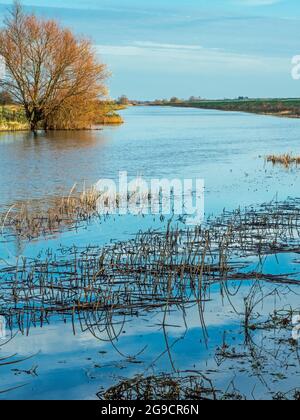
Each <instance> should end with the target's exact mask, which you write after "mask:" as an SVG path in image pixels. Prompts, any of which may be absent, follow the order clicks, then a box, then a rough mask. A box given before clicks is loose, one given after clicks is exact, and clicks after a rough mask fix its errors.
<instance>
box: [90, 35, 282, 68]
mask: <svg viewBox="0 0 300 420" xmlns="http://www.w3.org/2000/svg"><path fill="white" fill-rule="evenodd" d="M96 49H97V51H98V53H99V54H100V56H105V60H106V61H107V62H108V63H109V61H110V59H109V56H118V57H121V58H120V60H122V57H125V56H127V57H130V56H131V57H135V58H136V59H140V60H141V61H143V62H145V61H147V60H149V61H151V62H152V63H160V65H161V64H162V65H164V64H173V63H174V67H172V69H173V70H172V71H175V67H176V68H177V67H178V66H179V67H183V66H188V65H190V66H191V67H192V65H197V66H198V67H199V65H201V67H202V68H207V67H210V68H211V69H214V68H216V67H219V66H223V67H227V68H228V67H230V68H236V69H237V68H240V69H247V70H251V69H253V70H258V69H259V70H260V71H264V70H273V71H274V69H275V70H276V69H279V68H281V69H283V68H284V69H286V66H288V65H289V61H288V62H287V63H285V59H283V58H277V57H267V56H262V55H261V56H259V55H257V56H256V55H249V54H243V53H234V52H230V51H225V50H222V49H218V48H206V47H202V46H200V45H190V44H186V45H185V44H166V43H156V42H150V41H137V42H134V43H133V44H132V45H123V46H122V45H97V46H96Z"/></svg>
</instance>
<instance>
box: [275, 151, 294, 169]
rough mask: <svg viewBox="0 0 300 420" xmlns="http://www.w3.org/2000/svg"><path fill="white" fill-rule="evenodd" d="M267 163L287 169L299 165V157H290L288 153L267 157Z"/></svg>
mask: <svg viewBox="0 0 300 420" xmlns="http://www.w3.org/2000/svg"><path fill="white" fill-rule="evenodd" d="M267 162H271V163H273V165H283V166H285V167H286V168H288V167H289V166H291V165H300V156H292V155H291V154H288V153H287V154H283V155H269V156H267Z"/></svg>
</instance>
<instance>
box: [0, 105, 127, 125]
mask: <svg viewBox="0 0 300 420" xmlns="http://www.w3.org/2000/svg"><path fill="white" fill-rule="evenodd" d="M121 109H124V107H122V106H120V105H117V104H115V103H114V102H108V101H107V102H101V104H100V106H99V115H98V116H97V119H96V120H95V122H94V124H95V125H117V124H122V123H123V122H124V121H123V119H122V117H121V116H120V115H119V114H118V112H117V111H119V110H121ZM27 130H29V124H28V122H27V120H26V117H25V113H24V110H23V108H22V107H20V106H17V105H4V106H0V131H27Z"/></svg>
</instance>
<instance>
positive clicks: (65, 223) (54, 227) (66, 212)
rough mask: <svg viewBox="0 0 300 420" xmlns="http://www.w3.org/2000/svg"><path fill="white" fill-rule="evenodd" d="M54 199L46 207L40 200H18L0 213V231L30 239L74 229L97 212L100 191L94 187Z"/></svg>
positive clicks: (72, 191)
mask: <svg viewBox="0 0 300 420" xmlns="http://www.w3.org/2000/svg"><path fill="white" fill-rule="evenodd" d="M74 189H75V187H73V189H72V190H71V192H70V194H69V196H67V197H62V198H59V199H58V198H54V199H53V200H51V205H50V206H49V208H43V207H42V208H41V206H40V203H37V202H34V203H17V204H15V205H13V206H11V208H10V209H9V210H8V211H7V212H6V213H4V214H2V216H1V215H0V224H1V226H2V232H7V233H9V232H11V233H12V234H13V235H15V236H17V237H19V238H21V239H28V240H32V239H35V238H38V237H39V236H42V235H48V234H53V233H56V232H59V231H62V230H65V229H76V228H77V227H78V225H80V223H81V222H82V221H89V220H90V219H91V218H92V217H93V216H96V215H98V210H97V202H98V199H99V198H100V196H101V193H100V192H99V191H97V190H96V189H94V188H90V189H87V190H84V191H83V192H81V193H79V194H76V193H74Z"/></svg>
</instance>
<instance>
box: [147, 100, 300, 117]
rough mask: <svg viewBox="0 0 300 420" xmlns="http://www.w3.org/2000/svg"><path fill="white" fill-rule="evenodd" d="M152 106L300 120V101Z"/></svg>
mask: <svg viewBox="0 0 300 420" xmlns="http://www.w3.org/2000/svg"><path fill="white" fill-rule="evenodd" d="M148 105H151V106H172V107H185V108H199V109H216V110H218V111H231V112H247V113H251V114H261V115H273V116H276V117H284V118H300V99H298V98H294V99H293V98H292V99H228V100H227V99H226V100H202V101H199V102H194V101H176V102H171V101H170V102H162V103H154V102H153V103H149V104H148Z"/></svg>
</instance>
